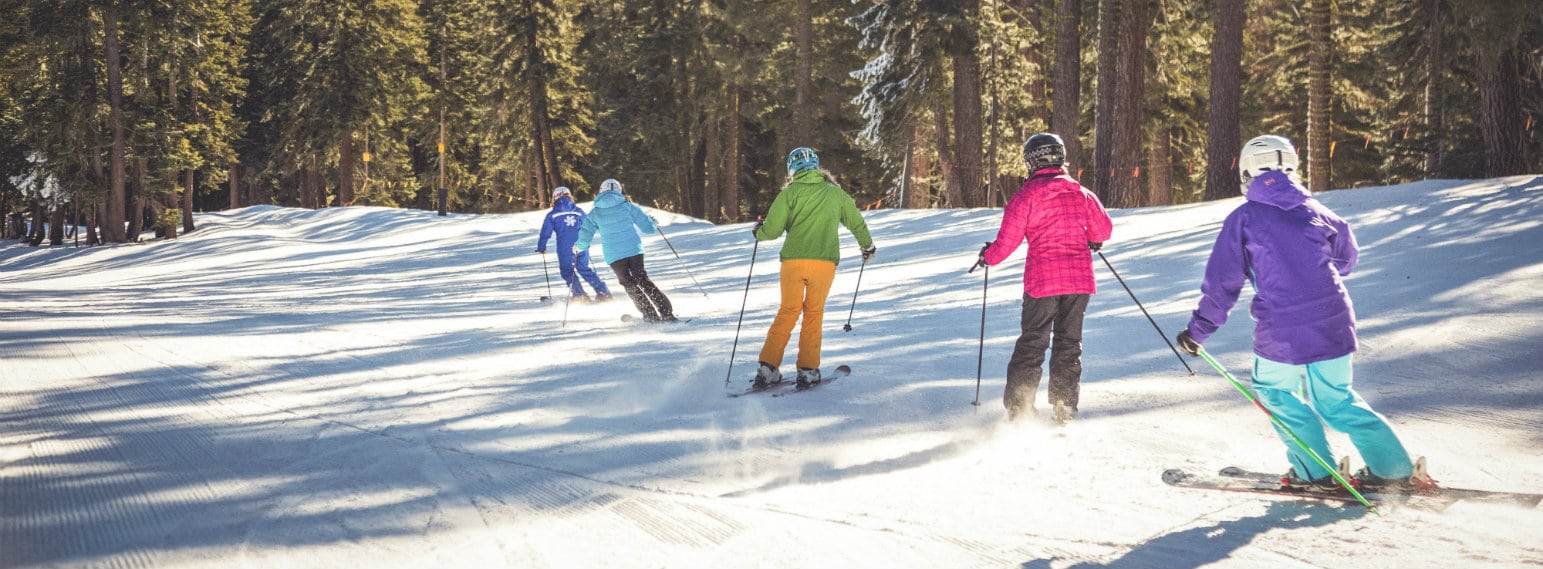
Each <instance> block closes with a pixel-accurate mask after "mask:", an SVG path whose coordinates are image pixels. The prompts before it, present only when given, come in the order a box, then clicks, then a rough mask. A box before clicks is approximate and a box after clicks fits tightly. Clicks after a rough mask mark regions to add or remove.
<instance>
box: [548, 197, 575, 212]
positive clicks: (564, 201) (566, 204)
mask: <svg viewBox="0 0 1543 569" xmlns="http://www.w3.org/2000/svg"><path fill="white" fill-rule="evenodd" d="M578 209H579V204H576V203H573V198H571V197H568V196H563V197H560V198H557V201H556V202H553V203H552V211H578Z"/></svg>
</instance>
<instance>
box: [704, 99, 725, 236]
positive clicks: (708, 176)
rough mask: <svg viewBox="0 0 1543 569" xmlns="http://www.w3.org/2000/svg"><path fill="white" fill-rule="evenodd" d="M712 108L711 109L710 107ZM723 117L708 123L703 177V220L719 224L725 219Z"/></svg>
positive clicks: (709, 120) (712, 118) (711, 119)
mask: <svg viewBox="0 0 1543 569" xmlns="http://www.w3.org/2000/svg"><path fill="white" fill-rule="evenodd" d="M709 108H711V107H709ZM723 121H724V118H723V117H710V118H709V119H708V121H707V133H706V135H705V137H704V138H705V139H706V141H707V143H706V144H705V145H704V146H706V148H705V150H706V152H707V156H706V168H705V169H706V171H705V172H704V173H703V174H704V175H703V176H702V178H703V180H702V182H703V185H704V187H703V188H702V209H703V214H704V215H703V216H702V219H706V220H707V221H710V222H713V223H717V222H719V221H721V220H722V219H723V206H722V204H720V203H719V202H718V198H719V197H720V196H722V195H723V183H724V182H723V179H724V177H725V176H724V174H723V170H724V167H723V131H724V130H725V129H724V128H723V126H722V125H723Z"/></svg>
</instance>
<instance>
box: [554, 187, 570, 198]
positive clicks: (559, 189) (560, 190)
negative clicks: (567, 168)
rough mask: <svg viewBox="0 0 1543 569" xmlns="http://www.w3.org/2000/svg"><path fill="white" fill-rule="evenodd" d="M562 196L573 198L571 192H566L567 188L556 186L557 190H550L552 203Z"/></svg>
mask: <svg viewBox="0 0 1543 569" xmlns="http://www.w3.org/2000/svg"><path fill="white" fill-rule="evenodd" d="M563 196H568V197H569V198H570V199H572V198H573V192H570V191H568V186H558V187H557V189H555V190H552V201H557V198H560V197H563Z"/></svg>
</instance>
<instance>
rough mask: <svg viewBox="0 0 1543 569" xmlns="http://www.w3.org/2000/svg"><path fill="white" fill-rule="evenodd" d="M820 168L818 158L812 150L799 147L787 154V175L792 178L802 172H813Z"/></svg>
mask: <svg viewBox="0 0 1543 569" xmlns="http://www.w3.org/2000/svg"><path fill="white" fill-rule="evenodd" d="M819 167H820V156H819V155H818V154H815V153H814V149H812V148H808V147H804V146H800V147H798V148H794V149H793V151H792V152H789V153H788V175H789V176H792V175H794V174H797V173H799V172H802V171H804V170H813V169H815V168H819Z"/></svg>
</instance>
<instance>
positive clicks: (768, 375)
mask: <svg viewBox="0 0 1543 569" xmlns="http://www.w3.org/2000/svg"><path fill="white" fill-rule="evenodd" d="M781 381H782V372H780V371H777V368H775V367H772V365H771V364H769V363H766V362H761V367H760V368H759V369H757V370H756V371H755V381H753V382H751V384H750V386H751V387H752V388H754V389H766V388H768V387H771V386H772V385H773V384H776V383H779V382H781Z"/></svg>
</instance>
